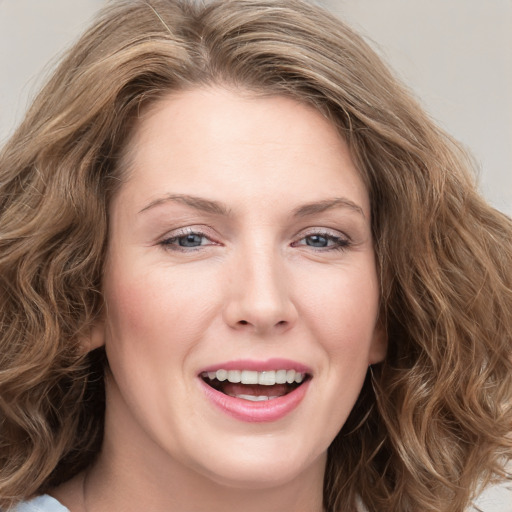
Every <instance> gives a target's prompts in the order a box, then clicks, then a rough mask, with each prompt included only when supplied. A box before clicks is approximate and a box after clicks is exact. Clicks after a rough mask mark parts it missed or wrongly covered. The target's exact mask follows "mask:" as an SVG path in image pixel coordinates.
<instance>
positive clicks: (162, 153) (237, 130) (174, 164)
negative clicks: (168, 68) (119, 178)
mask: <svg viewBox="0 0 512 512" xmlns="http://www.w3.org/2000/svg"><path fill="white" fill-rule="evenodd" d="M123 160H124V167H125V169H127V171H128V172H127V182H128V183H130V182H132V185H133V184H134V183H135V184H136V188H137V189H138V191H139V192H141V193H142V192H143V191H144V190H146V191H147V193H148V194H150V195H151V193H152V192H151V191H150V190H149V188H150V187H153V189H154V193H156V192H157V191H158V189H159V188H162V187H170V188H172V189H176V188H177V189H180V190H178V192H179V193H187V194H188V193H192V194H193V195H197V194H198V193H199V194H207V195H209V196H210V195H211V194H212V193H213V194H214V195H215V193H216V192H219V193H220V191H222V190H224V191H225V190H226V189H228V190H231V191H233V192H236V191H238V192H239V193H241V194H242V195H244V194H245V195H246V196H250V195H251V191H253V192H254V193H256V191H257V192H258V193H262V194H267V195H268V197H271V196H275V191H276V190H280V191H281V192H282V194H283V195H287V196H290V195H293V194H295V195H298V196H300V195H304V194H306V193H307V195H309V196H311V197H309V198H310V199H311V200H318V199H323V198H325V197H326V196H332V190H331V189H332V187H333V186H336V185H339V186H340V187H341V188H343V189H347V190H349V191H350V192H351V193H352V194H353V195H354V196H355V197H354V199H357V200H358V202H360V203H361V202H362V207H363V209H364V210H365V211H366V212H368V209H369V205H368V198H367V193H366V188H365V187H364V184H363V182H362V180H361V178H360V176H359V172H358V171H357V169H356V168H355V165H354V164H353V161H352V158H351V155H350V152H349V150H348V147H347V144H346V143H345V141H344V140H343V138H342V137H341V136H340V134H339V133H338V131H337V130H336V128H335V127H334V125H333V124H332V123H331V122H329V121H328V120H327V119H326V118H325V117H324V116H323V115H322V114H321V113H320V112H319V111H317V110H315V109H313V108H312V107H310V106H308V105H306V104H303V103H300V102H298V101H296V100H294V99H291V98H288V97H284V96H265V97H262V96H257V95H255V94H251V93H249V92H247V91H242V92H241V91H232V90H227V89H223V88H204V89H194V90H189V91H183V92H179V93H173V94H170V95H168V96H166V97H164V98H162V99H160V100H158V101H157V102H155V103H153V104H152V105H151V106H150V107H149V108H147V109H145V110H144V111H143V112H142V114H141V116H140V118H139V119H138V120H137V123H136V125H135V128H134V131H133V133H132V136H131V137H130V139H129V141H128V144H127V148H126V151H125V157H124V159H123ZM175 191H176V190H169V191H168V192H175ZM159 192H162V190H159ZM315 193H316V194H317V195H318V197H312V195H313V196H314V195H315ZM221 199H222V198H221Z"/></svg>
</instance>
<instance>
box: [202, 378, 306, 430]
mask: <svg viewBox="0 0 512 512" xmlns="http://www.w3.org/2000/svg"><path fill="white" fill-rule="evenodd" d="M199 380H200V381H201V386H202V388H203V391H204V392H205V394H206V396H207V398H208V399H209V400H210V402H211V403H213V404H214V405H215V406H216V407H218V408H219V409H220V410H221V411H223V412H224V413H226V414H228V415H229V416H232V417H233V418H235V419H237V420H240V421H245V422H250V423H256V422H271V421H277V420H280V419H281V418H284V417H285V416H286V415H288V414H289V413H291V412H292V411H293V410H294V409H296V408H297V407H298V405H299V404H300V402H301V401H302V399H303V398H304V396H305V394H306V392H307V390H308V387H309V383H310V379H308V380H307V381H306V382H304V383H303V384H302V385H300V386H299V387H298V388H295V389H294V390H293V391H291V392H290V393H288V394H286V395H283V396H280V397H279V398H273V399H272V400H265V401H261V402H251V401H250V400H244V399H243V398H236V397H234V396H229V395H225V394H224V393H221V392H220V391H217V390H216V389H213V388H212V387H211V386H209V385H208V384H206V382H204V381H203V380H202V379H201V378H199Z"/></svg>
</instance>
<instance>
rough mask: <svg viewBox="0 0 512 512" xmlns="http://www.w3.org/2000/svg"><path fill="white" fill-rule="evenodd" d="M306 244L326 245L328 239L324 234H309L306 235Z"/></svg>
mask: <svg viewBox="0 0 512 512" xmlns="http://www.w3.org/2000/svg"><path fill="white" fill-rule="evenodd" d="M306 244H307V245H309V246H311V247H327V244H328V240H327V238H326V237H325V236H321V235H310V236H308V237H306Z"/></svg>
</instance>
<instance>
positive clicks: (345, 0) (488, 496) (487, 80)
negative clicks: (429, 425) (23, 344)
mask: <svg viewBox="0 0 512 512" xmlns="http://www.w3.org/2000/svg"><path fill="white" fill-rule="evenodd" d="M319 2H320V3H321V4H323V5H325V6H327V7H328V8H330V9H331V10H332V11H333V12H335V13H336V14H338V15H339V16H341V17H342V18H343V19H345V20H346V21H348V22H349V23H350V24H351V25H352V26H353V27H354V28H356V29H357V30H358V31H359V32H360V33H362V34H363V35H364V36H365V38H366V40H367V41H368V42H369V43H370V44H371V45H372V46H373V47H374V48H375V49H376V50H377V51H378V52H379V53H380V55H381V56H383V57H384V59H385V60H386V61H387V62H388V63H389V64H390V65H391V66H392V67H393V68H394V69H395V71H396V73H397V74H398V76H399V77H400V78H401V79H402V80H403V81H404V82H405V83H406V84H407V85H408V86H409V87H410V89H411V90H412V91H413V93H414V94H415V95H416V97H417V98H419V100H420V101H421V103H422V104H423V106H424V107H425V109H426V110H427V111H428V112H429V113H430V115H431V116H432V117H433V118H434V119H435V120H437V122H438V123H439V124H440V125H441V126H442V127H443V128H444V129H446V130H447V131H448V132H450V133H451V134H452V135H454V136H455V137H456V138H457V139H458V140H460V141H461V142H462V143H463V144H464V145H466V146H467V147H468V148H469V149H470V150H471V151H472V153H473V154H474V156H475V157H476V159H477V161H478V162H479V164H480V172H479V183H480V188H481V190H482V192H483V194H484V195H485V196H486V197H487V199H488V200H489V201H490V202H491V203H492V204H493V205H494V206H495V207H497V208H498V209H500V210H502V211H503V212H505V213H507V214H508V215H512V0H485V1H484V0H428V1H427V0H319ZM105 3H106V1H105V0H0V144H1V143H2V142H3V141H5V140H6V139H7V137H8V136H9V134H10V133H11V132H12V131H13V129H14V127H15V126H16V124H17V123H18V122H19V121H20V119H21V118H22V116H23V113H24V111H25V109H26V107H27V105H28V104H29V101H30V98H32V97H33V96H34V94H35V93H36V92H37V89H38V87H39V86H40V84H41V83H42V82H43V80H44V77H45V76H47V75H48V73H49V72H50V71H51V69H52V67H53V66H54V64H55V62H56V59H57V57H58V55H59V54H61V53H62V52H63V50H64V49H65V48H66V47H67V46H69V45H70V44H71V42H72V41H74V40H75V39H76V38H77V37H78V35H79V34H80V32H81V31H82V30H83V29H84V28H85V27H86V26H87V24H88V22H89V21H90V20H91V18H92V16H93V15H94V13H95V12H96V11H97V10H98V9H99V8H100V7H101V6H102V5H104V4H105ZM479 504H480V506H481V507H482V509H483V510H484V511H485V512H512V493H509V492H508V491H507V490H506V489H505V487H503V486H502V487H500V488H497V489H493V490H491V491H489V492H487V493H485V495H484V496H483V497H482V498H481V500H480V502H479Z"/></svg>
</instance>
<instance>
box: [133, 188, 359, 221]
mask: <svg viewBox="0 0 512 512" xmlns="http://www.w3.org/2000/svg"><path fill="white" fill-rule="evenodd" d="M168 202H177V203H181V204H184V205H186V206H190V207H191V208H195V209H196V210H201V211H203V212H206V213H212V214H214V215H224V216H229V215H230V213H231V212H230V210H229V208H227V207H226V206H224V205H223V204H222V203H219V202H218V201H213V200H211V199H205V198H203V197H197V196H191V195H187V194H167V195H166V196H164V197H160V198H159V199H155V200H154V201H151V202H150V203H149V204H148V205H147V206H145V207H144V208H142V210H140V211H139V213H143V212H145V211H147V210H150V209H152V208H155V207H156V206H159V205H161V204H165V203H168ZM334 208H348V209H350V210H352V211H354V212H356V213H358V214H360V215H361V216H362V217H363V218H366V217H365V215H364V212H363V209H362V208H361V207H360V206H359V205H357V204H356V203H354V202H353V201H351V200H350V199H347V198H345V197H335V198H333V199H324V200H323V201H316V202H312V203H307V204H304V205H302V206H299V207H298V208H296V209H295V210H294V211H293V214H292V216H293V217H307V216H309V215H315V214H317V213H322V212H325V211H327V210H332V209H334Z"/></svg>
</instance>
